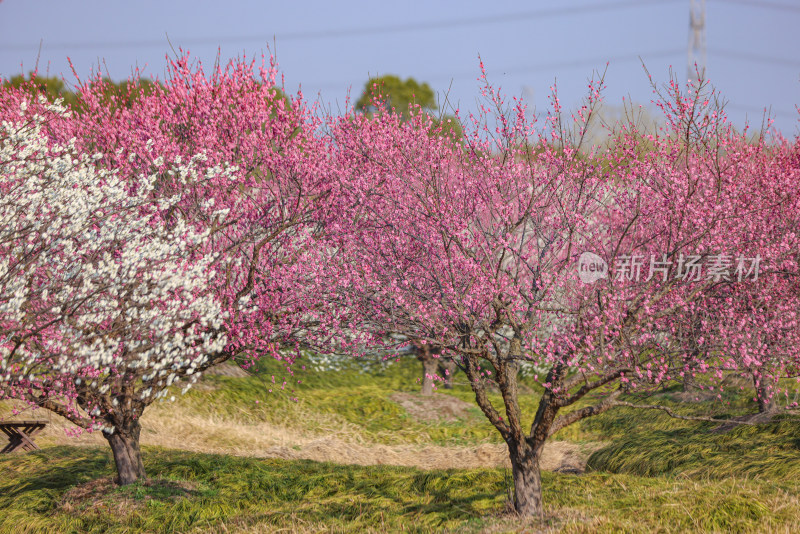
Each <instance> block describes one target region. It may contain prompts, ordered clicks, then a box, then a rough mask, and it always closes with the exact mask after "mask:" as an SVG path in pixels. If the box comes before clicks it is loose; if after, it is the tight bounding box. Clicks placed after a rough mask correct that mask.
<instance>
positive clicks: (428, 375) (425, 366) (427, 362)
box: [422, 353, 439, 396]
mask: <svg viewBox="0 0 800 534" xmlns="http://www.w3.org/2000/svg"><path fill="white" fill-rule="evenodd" d="M438 370H439V359H438V358H434V357H433V355H431V354H430V353H429V354H427V355H426V356H425V357H424V358H422V394H423V395H426V396H427V395H433V378H432V377H433V376H434V375H435V374H436V371H438Z"/></svg>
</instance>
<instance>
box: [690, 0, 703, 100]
mask: <svg viewBox="0 0 800 534" xmlns="http://www.w3.org/2000/svg"><path fill="white" fill-rule="evenodd" d="M688 56H689V57H688V63H687V69H688V75H689V80H691V81H692V82H694V84H695V87H696V86H697V82H698V76H697V74H698V72H699V73H700V76H702V77H703V78H705V72H706V0H689V50H688ZM695 64H697V66H696V67H695Z"/></svg>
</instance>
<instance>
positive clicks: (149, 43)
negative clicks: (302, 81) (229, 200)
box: [0, 0, 681, 51]
mask: <svg viewBox="0 0 800 534" xmlns="http://www.w3.org/2000/svg"><path fill="white" fill-rule="evenodd" d="M679 1H681V0H638V1H637V0H620V1H616V2H606V3H603V4H595V5H584V6H570V7H558V8H547V9H538V10H534V11H521V12H517V13H505V14H502V15H494V16H491V15H490V16H484V17H469V18H461V19H453V20H444V21H433V22H415V23H411V24H393V25H385V26H372V27H368V28H365V27H363V26H362V27H353V28H343V29H333V30H312V31H299V32H288V33H282V34H277V35H275V39H276V40H278V41H279V42H285V41H294V40H310V39H332V38H347V37H361V36H367V35H383V34H387V33H408V32H415V31H433V30H442V29H449V28H461V27H468V26H482V25H487V24H500V23H508V22H516V21H521V20H530V19H542V18H550V17H561V16H566V15H573V16H574V15H576V14H586V13H594V12H598V11H599V12H606V11H609V10H613V9H626V8H635V7H652V6H661V5H667V4H674V3H677V2H679ZM252 41H269V37H265V36H264V35H239V36H225V37H194V38H189V39H182V40H180V41H177V40H176V41H175V43H176V45H180V46H184V47H185V46H193V45H204V44H216V45H219V44H223V43H231V42H236V43H241V42H252ZM166 44H167V42H166V39H163V40H161V39H143V40H136V41H115V42H105V43H103V42H89V41H83V42H72V43H69V42H61V43H59V42H56V43H46V44H44V45H43V48H44V49H81V48H99V47H103V48H144V47H156V46H165V45H166ZM38 47H39V44H38V43H37V44H35V45H34V44H27V45H21V44H2V45H0V48H2V49H3V50H8V51H12V50H29V49H31V48H38Z"/></svg>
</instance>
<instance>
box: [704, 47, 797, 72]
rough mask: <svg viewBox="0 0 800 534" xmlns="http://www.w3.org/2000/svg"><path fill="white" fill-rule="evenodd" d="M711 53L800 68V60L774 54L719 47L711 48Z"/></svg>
mask: <svg viewBox="0 0 800 534" xmlns="http://www.w3.org/2000/svg"><path fill="white" fill-rule="evenodd" d="M710 50H711V54H712V55H714V56H719V57H724V58H728V59H735V60H745V61H753V62H756V63H772V64H774V65H781V66H784V67H793V68H798V67H800V61H796V60H792V59H784V58H779V57H772V56H762V55H759V54H751V53H749V52H735V51H731V50H720V49H717V48H711V49H710Z"/></svg>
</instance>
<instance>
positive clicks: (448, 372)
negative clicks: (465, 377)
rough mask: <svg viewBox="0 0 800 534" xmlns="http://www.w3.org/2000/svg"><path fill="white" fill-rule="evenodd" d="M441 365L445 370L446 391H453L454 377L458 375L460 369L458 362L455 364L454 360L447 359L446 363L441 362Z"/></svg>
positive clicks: (443, 373) (443, 372)
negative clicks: (457, 370)
mask: <svg viewBox="0 0 800 534" xmlns="http://www.w3.org/2000/svg"><path fill="white" fill-rule="evenodd" d="M439 365H440V367H441V368H442V369H443V371H442V375H444V389H453V375H454V374H455V373H456V369H458V366H457V365H456V362H454V361H453V360H452V358H446V359H444V361H442V362H440V364H439Z"/></svg>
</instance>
